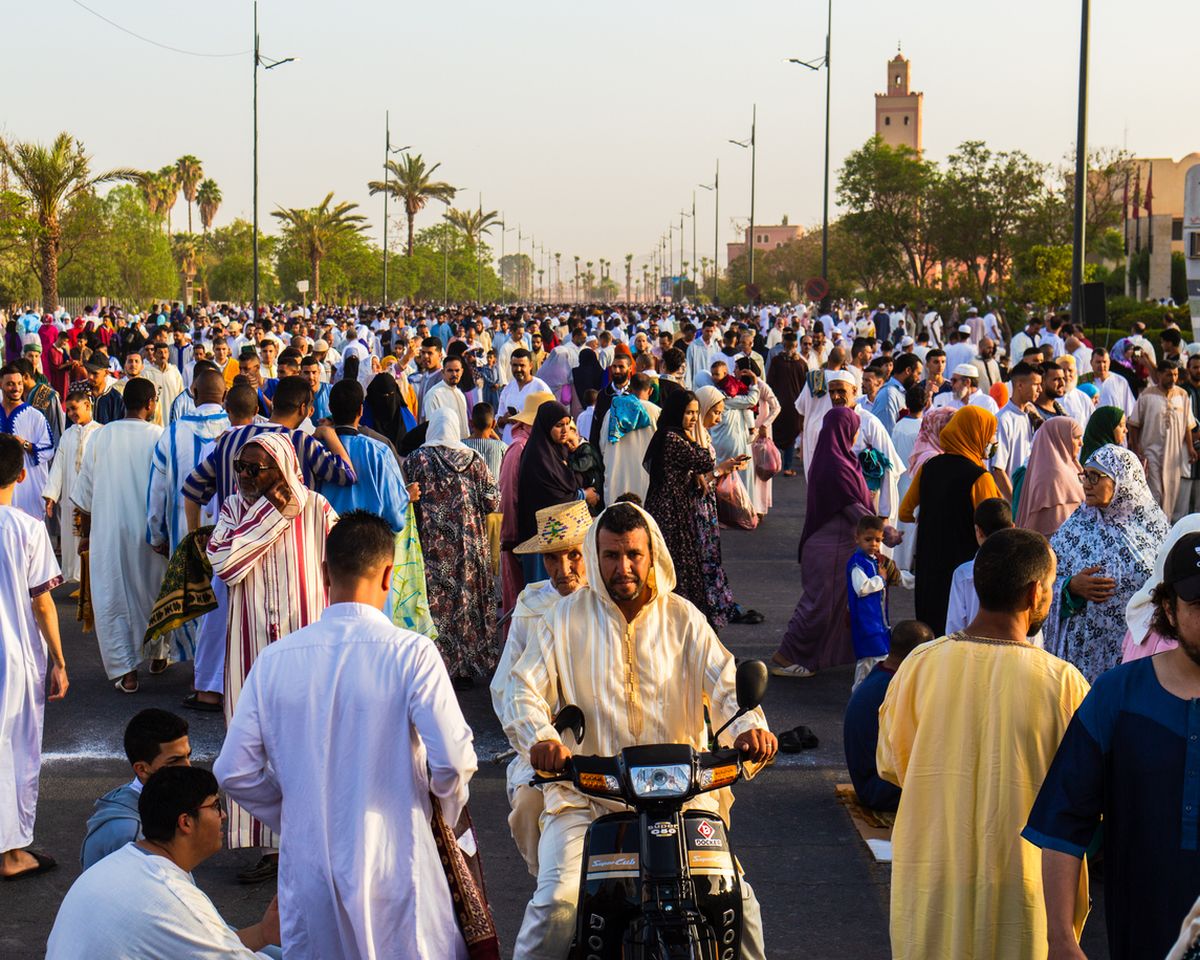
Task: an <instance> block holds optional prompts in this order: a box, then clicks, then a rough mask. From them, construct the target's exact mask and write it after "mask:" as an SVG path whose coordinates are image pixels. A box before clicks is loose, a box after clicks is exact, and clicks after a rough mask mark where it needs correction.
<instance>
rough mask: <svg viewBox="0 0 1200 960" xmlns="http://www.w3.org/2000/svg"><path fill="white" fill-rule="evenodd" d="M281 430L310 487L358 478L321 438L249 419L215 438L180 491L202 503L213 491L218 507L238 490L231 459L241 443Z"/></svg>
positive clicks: (194, 500) (209, 497)
mask: <svg viewBox="0 0 1200 960" xmlns="http://www.w3.org/2000/svg"><path fill="white" fill-rule="evenodd" d="M284 432H290V433H291V435H292V445H293V446H294V447H295V448H296V457H297V458H298V459H299V461H300V469H301V472H302V473H303V475H304V483H305V485H306V486H308V487H309V488H310V489H311V488H313V487H315V486H316V483H315V482H314V481H316V480H324V481H326V482H327V483H334V484H337V485H338V486H340V487H344V486H348V485H349V484H352V483H354V482H355V481H356V480H357V479H358V477H357V476H355V473H354V468H353V467H352V466H350V464H348V463H346V461H345V460H343V459H342V458H341V457H339V456H336V455H334V454H332V453H330V452H329V450H328V449H327V448H326V446H325V445H324V444H323V443H321V441H320V440H318V439H316V438H315V437H313V436H311V435H309V434H307V433H305V432H304V431H303V430H291V431H288V429H287V427H285V426H283V424H280V423H248V424H245V425H244V426H241V427H233V428H232V429H230V430H226V431H225V432H224V433H223V434H221V436H220V437H218V438H217V442H216V444H215V446H214V447H213V449H212V452H211V453H209V455H208V457H207V458H205V459H204V460H202V461H200V463H199V464H198V465H197V466H196V469H195V470H193V471H192V472H191V473H190V474H189V475H188V477H187V479H186V480H184V481H183V495H184V496H185V497H187V498H188V499H189V500H191V501H193V502H195V503H199V504H201V505H204V504H206V503H208V501H209V500H211V499H212V498H213V496H214V495H215V496H216V498H217V508H218V509H220V507H221V505H222V504H223V503H224V502H225V499H226V498H227V497H229V496H230V495H231V494H234V493H237V489H238V488H237V475H236V474H235V473H234V471H233V461H234V460H235V459H237V454H238V451H239V450H241V449H242V446H243V445H244V444H245V443H246V442H247V441H249V440H252V439H253V438H254V437H256V436H258V435H259V434H262V433H284Z"/></svg>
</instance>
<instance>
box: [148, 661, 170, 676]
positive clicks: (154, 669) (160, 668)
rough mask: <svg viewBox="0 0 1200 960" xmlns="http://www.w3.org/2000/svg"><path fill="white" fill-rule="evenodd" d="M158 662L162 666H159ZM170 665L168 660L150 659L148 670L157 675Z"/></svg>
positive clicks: (164, 671) (165, 670)
mask: <svg viewBox="0 0 1200 960" xmlns="http://www.w3.org/2000/svg"><path fill="white" fill-rule="evenodd" d="M159 664H162V666H159ZM170 665H171V661H170V660H151V661H150V672H151V673H152V674H154V675H155V676H157V675H158V674H160V673H166V672H167V667H169V666H170Z"/></svg>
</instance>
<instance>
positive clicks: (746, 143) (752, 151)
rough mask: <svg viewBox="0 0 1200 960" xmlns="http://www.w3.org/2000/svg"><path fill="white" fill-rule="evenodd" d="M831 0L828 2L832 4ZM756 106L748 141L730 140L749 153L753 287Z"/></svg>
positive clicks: (750, 245)
mask: <svg viewBox="0 0 1200 960" xmlns="http://www.w3.org/2000/svg"><path fill="white" fill-rule="evenodd" d="M832 2H833V0H830V3H832ZM757 131H758V104H754V108H753V112H752V113H751V114H750V139H749V141H746V140H730V141H729V142H730V143H732V144H735V145H737V146H739V147H741V148H743V149H748V150H749V151H750V232H749V237H750V243H749V245H748V246H749V250H748V251H747V253H746V255H747V256H748V257H749V258H750V279H749V283H748V285H749V286H751V287H752V286H754V171H755V167H756V165H757V158H758V137H757Z"/></svg>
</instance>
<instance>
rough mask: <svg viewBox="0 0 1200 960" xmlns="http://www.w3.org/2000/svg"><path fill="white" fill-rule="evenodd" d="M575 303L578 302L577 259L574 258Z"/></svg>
mask: <svg viewBox="0 0 1200 960" xmlns="http://www.w3.org/2000/svg"><path fill="white" fill-rule="evenodd" d="M575 302H576V303H578V302H579V258H578V257H576V258H575Z"/></svg>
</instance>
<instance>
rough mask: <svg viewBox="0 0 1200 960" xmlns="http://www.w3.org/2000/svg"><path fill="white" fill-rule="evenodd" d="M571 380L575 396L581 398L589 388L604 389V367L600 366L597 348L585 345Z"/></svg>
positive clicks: (580, 352)
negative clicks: (593, 348)
mask: <svg viewBox="0 0 1200 960" xmlns="http://www.w3.org/2000/svg"><path fill="white" fill-rule="evenodd" d="M571 382H572V384H573V385H574V387H575V391H574V392H575V396H576V397H580V398H582V397H583V395H584V394H585V393H587V392H588V391H589V390H595V391H597V392H599V391H601V390H603V389H604V368H603V367H602V366H600V360H599V359H598V358H597V356H596V351H595V350H592V349H590V348H589V347H584V348H583V349H582V350H580V351H579V365H578V366H577V367H576V368H575V372H574V373H573V374H572V375H571Z"/></svg>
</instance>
